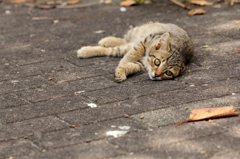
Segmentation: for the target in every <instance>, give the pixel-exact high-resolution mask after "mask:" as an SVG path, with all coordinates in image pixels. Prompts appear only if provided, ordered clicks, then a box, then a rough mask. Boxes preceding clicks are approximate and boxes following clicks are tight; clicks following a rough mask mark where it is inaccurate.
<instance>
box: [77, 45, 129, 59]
mask: <svg viewBox="0 0 240 159" xmlns="http://www.w3.org/2000/svg"><path fill="white" fill-rule="evenodd" d="M130 49H131V46H130V45H120V46H116V47H103V46H85V47H82V48H81V49H79V50H78V51H77V57H78V58H90V57H97V56H112V57H123V56H124V55H125V54H126V53H127V52H128V51H129V50H130Z"/></svg>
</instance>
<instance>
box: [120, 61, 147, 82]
mask: <svg viewBox="0 0 240 159" xmlns="http://www.w3.org/2000/svg"><path fill="white" fill-rule="evenodd" d="M144 70H145V67H144V66H143V64H142V63H141V62H128V63H125V64H123V65H120V66H118V67H117V68H116V70H115V80H116V81H117V82H122V81H125V80H126V79H127V76H128V75H132V74H135V73H138V72H141V71H144Z"/></svg>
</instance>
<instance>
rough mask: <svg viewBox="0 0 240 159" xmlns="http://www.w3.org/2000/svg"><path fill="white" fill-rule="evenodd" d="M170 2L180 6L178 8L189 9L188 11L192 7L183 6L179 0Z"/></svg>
mask: <svg viewBox="0 0 240 159" xmlns="http://www.w3.org/2000/svg"><path fill="white" fill-rule="evenodd" d="M170 1H171V2H172V3H174V4H176V5H178V6H180V7H182V8H184V9H188V10H190V9H191V8H190V7H188V6H186V5H185V4H183V3H182V2H179V1H178V0H170Z"/></svg>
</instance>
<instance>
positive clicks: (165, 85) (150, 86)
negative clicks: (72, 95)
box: [83, 80, 183, 104]
mask: <svg viewBox="0 0 240 159" xmlns="http://www.w3.org/2000/svg"><path fill="white" fill-rule="evenodd" d="M182 87H183V85H182V84H181V83H180V82H176V81H167V82H166V81H162V82H161V83H158V82H152V81H151V80H147V81H145V82H144V83H136V84H134V87H132V88H131V89H130V90H129V85H128V84H126V85H124V84H122V85H119V86H115V87H110V88H106V89H104V91H103V90H96V91H91V92H84V93H83V95H84V96H87V97H88V98H89V100H91V101H93V102H96V103H99V104H105V103H109V102H113V101H114V102H116V101H121V100H126V99H132V98H136V97H140V96H145V95H147V94H154V93H156V92H164V91H169V90H173V89H179V88H182ZM112 92H115V93H112Z"/></svg>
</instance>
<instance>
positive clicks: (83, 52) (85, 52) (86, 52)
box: [77, 46, 92, 58]
mask: <svg viewBox="0 0 240 159" xmlns="http://www.w3.org/2000/svg"><path fill="white" fill-rule="evenodd" d="M91 50H92V49H91V47H90V46H85V47H82V48H81V49H79V50H78V51H77V57H78V58H89V57H91V54H90V52H91Z"/></svg>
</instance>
